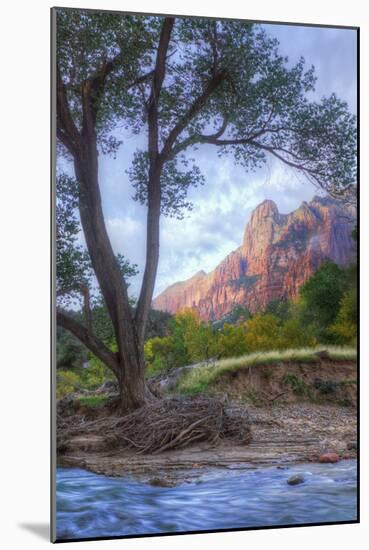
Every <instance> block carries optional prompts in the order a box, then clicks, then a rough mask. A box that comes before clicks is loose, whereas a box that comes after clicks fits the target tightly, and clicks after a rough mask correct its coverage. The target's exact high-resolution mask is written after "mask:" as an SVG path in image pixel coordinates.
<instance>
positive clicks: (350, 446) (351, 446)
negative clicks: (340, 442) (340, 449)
mask: <svg viewBox="0 0 369 550" xmlns="http://www.w3.org/2000/svg"><path fill="white" fill-rule="evenodd" d="M347 450H348V451H357V443H356V441H350V442H349V443H347Z"/></svg>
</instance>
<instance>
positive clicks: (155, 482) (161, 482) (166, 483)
mask: <svg viewBox="0 0 369 550" xmlns="http://www.w3.org/2000/svg"><path fill="white" fill-rule="evenodd" d="M149 484H150V485H152V486H153V487H174V486H175V483H174V482H173V481H170V480H169V479H163V478H160V477H154V478H152V479H149Z"/></svg>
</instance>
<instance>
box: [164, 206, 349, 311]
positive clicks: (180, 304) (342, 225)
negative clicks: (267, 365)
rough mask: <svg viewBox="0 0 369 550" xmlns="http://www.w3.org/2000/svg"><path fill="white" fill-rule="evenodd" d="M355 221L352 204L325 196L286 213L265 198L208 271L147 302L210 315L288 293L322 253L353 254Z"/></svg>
mask: <svg viewBox="0 0 369 550" xmlns="http://www.w3.org/2000/svg"><path fill="white" fill-rule="evenodd" d="M355 223H356V212H355V209H353V208H352V207H345V206H343V205H342V204H340V203H339V202H338V201H336V200H335V199H332V198H329V197H317V196H316V197H314V198H313V199H312V201H311V202H309V203H307V202H303V203H302V204H301V206H300V207H299V208H297V210H294V211H293V212H291V213H290V214H280V213H279V212H278V208H277V205H276V204H275V203H274V202H273V201H271V200H265V201H264V202H262V203H261V204H259V206H257V208H255V210H254V211H253V212H252V214H251V218H250V221H249V222H248V223H247V225H246V227H245V232H244V238H243V243H242V244H241V246H240V247H239V248H237V250H235V251H233V252H231V253H230V254H229V255H228V256H227V257H226V258H225V259H224V260H223V261H222V262H221V263H220V264H219V265H218V266H217V267H216V268H215V269H214V271H212V272H211V273H208V274H206V273H205V272H204V271H199V272H198V273H196V274H195V275H194V276H193V277H191V278H190V279H188V280H187V281H183V282H178V283H175V284H174V285H172V286H170V287H168V288H167V289H166V290H165V291H164V292H162V293H161V294H160V295H159V296H157V297H156V298H155V299H154V301H153V307H154V308H155V309H158V310H162V311H168V312H170V313H176V312H177V311H179V310H181V309H183V308H186V307H190V308H195V309H197V310H198V312H199V313H200V316H201V317H202V318H203V319H205V320H210V319H212V320H215V319H219V318H221V317H222V316H223V315H225V314H226V313H229V312H230V311H232V309H233V308H234V307H235V306H237V305H242V306H245V307H247V308H248V309H249V310H250V311H251V312H255V311H258V310H262V309H264V308H265V306H266V305H267V304H268V302H270V301H271V300H273V299H286V298H293V297H295V296H296V295H297V293H298V291H299V288H300V287H301V285H302V284H303V283H305V281H306V280H307V279H308V278H309V277H310V276H311V275H312V273H314V271H316V269H317V268H318V267H319V265H320V264H321V263H322V262H323V261H324V260H325V259H327V258H330V259H331V260H333V261H334V262H336V263H337V264H339V265H346V264H348V263H350V262H351V261H352V260H353V259H354V257H355V243H354V241H353V239H352V237H351V233H352V229H353V227H354V225H355Z"/></svg>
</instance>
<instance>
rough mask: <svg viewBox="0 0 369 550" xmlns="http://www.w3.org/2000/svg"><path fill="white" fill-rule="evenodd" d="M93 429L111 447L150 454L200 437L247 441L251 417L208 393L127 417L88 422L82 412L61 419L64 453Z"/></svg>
mask: <svg viewBox="0 0 369 550" xmlns="http://www.w3.org/2000/svg"><path fill="white" fill-rule="evenodd" d="M88 434H93V435H100V436H103V437H104V439H105V441H106V444H107V448H109V447H111V448H113V447H126V448H130V449H133V450H135V451H136V452H137V453H151V454H158V453H161V452H163V451H166V450H169V449H178V448H183V447H186V446H188V445H191V444H192V443H194V442H200V441H206V442H209V443H210V444H216V443H217V442H218V441H219V440H220V439H224V438H227V439H232V440H233V441H234V442H237V443H238V444H245V445H246V444H248V443H250V441H251V430H250V421H249V416H248V414H247V411H246V410H245V409H244V408H241V407H234V406H229V405H228V404H227V403H225V402H224V401H223V400H222V399H219V398H215V397H204V396H203V397H198V398H194V399H185V398H180V397H172V398H167V399H162V400H159V401H155V402H151V403H148V404H147V405H145V406H144V407H142V408H140V409H138V410H137V411H134V412H132V413H130V414H127V415H125V416H123V417H122V416H119V417H118V416H109V417H104V418H100V419H98V420H94V421H85V422H83V421H82V419H81V417H79V418H77V415H73V416H69V417H67V418H65V417H64V418H60V419H59V422H58V447H59V450H60V452H62V451H63V449H64V450H65V449H67V448H68V441H69V440H70V438H72V437H73V436H77V435H78V436H81V435H82V436H83V435H85V436H88Z"/></svg>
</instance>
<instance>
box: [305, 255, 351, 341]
mask: <svg viewBox="0 0 369 550" xmlns="http://www.w3.org/2000/svg"><path fill="white" fill-rule="evenodd" d="M345 285H346V274H345V271H344V270H343V269H342V268H340V267H339V266H338V265H337V264H335V263H334V262H332V261H331V260H327V261H326V262H324V263H323V264H322V265H321V266H320V268H319V269H318V270H317V271H316V272H315V273H314V275H312V276H311V277H310V279H309V280H308V281H307V282H306V283H305V284H304V285H303V286H302V287H301V289H300V296H301V302H302V311H301V315H302V323H303V324H304V325H305V326H306V325H312V326H313V327H314V330H315V334H316V336H317V338H318V340H319V341H321V342H332V340H333V341H334V339H333V338H332V333H331V332H330V331H329V330H328V327H329V326H330V325H331V324H332V323H334V321H335V319H336V317H337V314H338V311H339V308H340V302H341V299H342V296H343V293H344V290H345Z"/></svg>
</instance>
